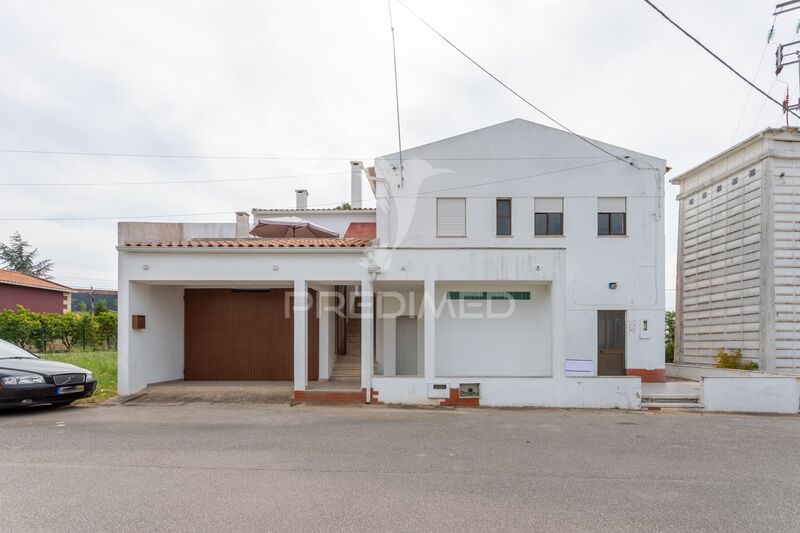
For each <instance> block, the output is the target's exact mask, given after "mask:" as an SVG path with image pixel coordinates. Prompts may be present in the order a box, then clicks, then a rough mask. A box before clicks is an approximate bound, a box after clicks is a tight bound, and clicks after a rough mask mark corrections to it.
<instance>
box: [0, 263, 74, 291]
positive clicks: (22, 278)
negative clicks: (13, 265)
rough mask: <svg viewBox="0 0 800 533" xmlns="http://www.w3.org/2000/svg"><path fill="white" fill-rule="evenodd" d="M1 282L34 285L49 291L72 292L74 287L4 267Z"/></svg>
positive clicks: (4, 283)
mask: <svg viewBox="0 0 800 533" xmlns="http://www.w3.org/2000/svg"><path fill="white" fill-rule="evenodd" d="M0 284H2V285H17V286H19V287H32V288H34V289H46V290H49V291H58V292H72V289H70V288H69V287H67V286H66V285H60V284H58V283H55V282H53V281H49V280H46V279H42V278H37V277H36V276H31V275H30V274H23V273H22V272H17V271H15V270H6V269H3V268H0Z"/></svg>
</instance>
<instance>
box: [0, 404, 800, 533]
mask: <svg viewBox="0 0 800 533" xmlns="http://www.w3.org/2000/svg"><path fill="white" fill-rule="evenodd" d="M0 479H1V480H2V481H0V530H3V531H78V530H92V531H95V530H100V531H136V530H138V531H156V530H158V531H211V530H213V531H226V530H230V531H238V530H241V531H253V530H261V531H264V530H301V529H302V530H338V531H367V530H369V531H383V530H395V531H399V530H427V531H445V530H458V531H475V530H511V529H516V530H528V531H530V530H534V529H538V530H542V529H559V530H570V531H574V530H623V531H657V530H662V531H675V530H683V531H689V530H692V531H696V530H717V531H732V530H741V531H756V530H761V531H765V530H772V531H797V530H798V524H800V417H766V416H761V417H759V416H733V415H705V414H697V413H666V412H661V413H654V412H651V413H627V412H609V411H606V412H598V411H559V410H490V409H482V410H467V409H464V410H457V411H446V410H417V409H389V408H360V407H340V408H336V407H304V406H298V407H288V406H263V405H262V406H257V405H246V406H242V405H207V404H191V405H179V406H164V405H141V406H116V407H93V408H92V407H74V408H68V409H64V410H44V411H38V412H29V413H25V414H13V415H7V414H5V415H4V414H0Z"/></svg>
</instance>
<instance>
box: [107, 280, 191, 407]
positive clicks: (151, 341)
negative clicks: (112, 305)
mask: <svg viewBox="0 0 800 533" xmlns="http://www.w3.org/2000/svg"><path fill="white" fill-rule="evenodd" d="M127 293H128V300H127V301H128V309H125V310H123V309H122V308H120V322H119V324H120V328H125V330H126V334H125V336H124V337H125V338H127V343H126V345H125V346H124V350H125V357H124V358H123V357H122V353H121V354H120V355H121V357H120V363H121V365H120V375H119V378H120V379H119V389H120V393H121V394H131V393H133V392H136V391H138V390H141V389H142V388H144V387H145V386H147V385H148V384H150V383H159V382H162V381H170V380H175V379H183V310H184V307H183V288H182V287H171V286H158V285H146V284H144V283H130V284H129V286H128V291H127ZM130 315H144V316H145V322H146V324H145V329H142V330H133V329H131V319H130ZM122 350H123V348H122V346H121V347H120V351H121V352H122Z"/></svg>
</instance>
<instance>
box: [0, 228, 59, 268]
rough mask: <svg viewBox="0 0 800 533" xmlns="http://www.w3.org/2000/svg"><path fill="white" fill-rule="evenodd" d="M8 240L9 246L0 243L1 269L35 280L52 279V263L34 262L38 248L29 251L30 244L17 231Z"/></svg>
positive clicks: (44, 261) (45, 261)
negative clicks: (19, 273)
mask: <svg viewBox="0 0 800 533" xmlns="http://www.w3.org/2000/svg"><path fill="white" fill-rule="evenodd" d="M9 239H10V242H9V244H5V243H0V261H2V262H3V267H5V268H7V269H10V270H16V271H17V272H22V273H24V274H30V275H31V276H36V277H37V278H42V279H52V278H53V276H51V275H50V271H52V270H53V262H52V261H51V260H49V259H44V260H42V261H39V262H37V261H36V256H38V255H39V249H38V248H33V249H31V248H32V246H31V244H30V243H29V242H28V241H26V240H24V239H23V238H22V236H21V235H20V234H19V232H18V231H15V232H14V234H13V235H11V237H9Z"/></svg>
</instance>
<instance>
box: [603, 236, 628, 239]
mask: <svg viewBox="0 0 800 533" xmlns="http://www.w3.org/2000/svg"><path fill="white" fill-rule="evenodd" d="M598 237H600V238H601V239H627V238H628V235H598Z"/></svg>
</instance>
